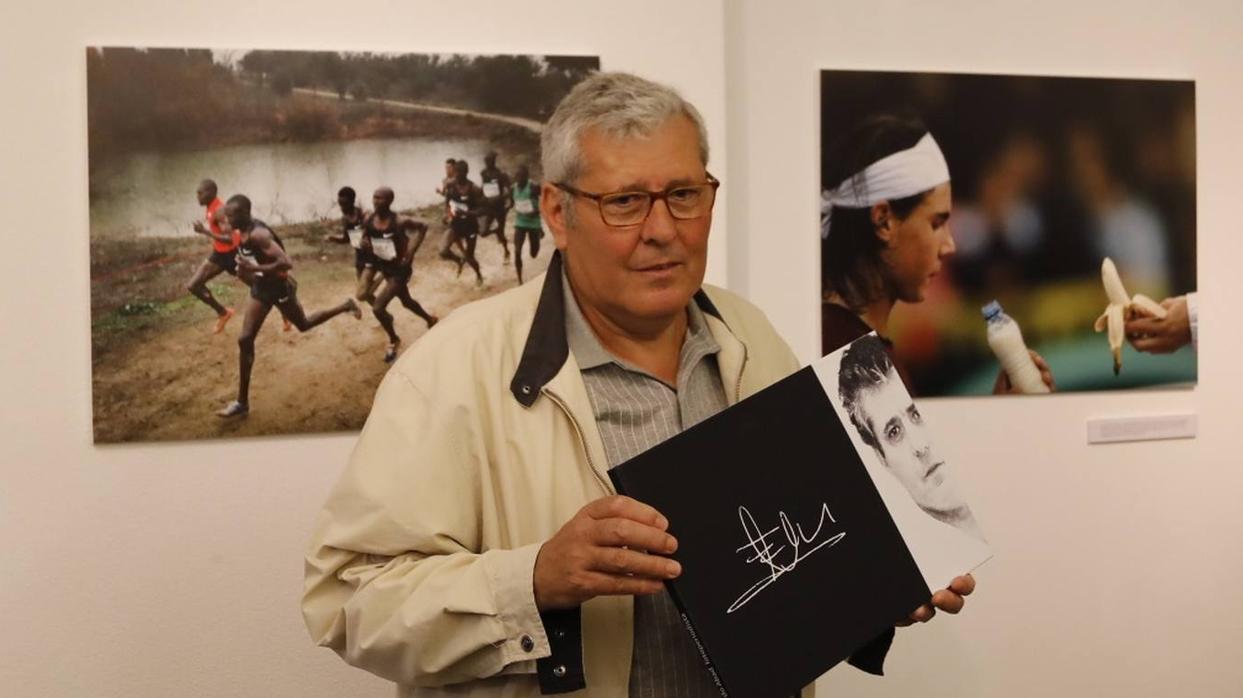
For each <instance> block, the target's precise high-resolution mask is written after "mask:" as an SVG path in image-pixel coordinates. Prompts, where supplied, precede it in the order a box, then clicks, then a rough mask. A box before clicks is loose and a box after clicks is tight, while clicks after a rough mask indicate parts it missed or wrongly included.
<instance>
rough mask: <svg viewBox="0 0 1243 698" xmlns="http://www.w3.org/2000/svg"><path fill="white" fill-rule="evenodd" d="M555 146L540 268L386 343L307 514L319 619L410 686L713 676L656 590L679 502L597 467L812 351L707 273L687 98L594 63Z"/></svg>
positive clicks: (954, 599)
mask: <svg viewBox="0 0 1243 698" xmlns="http://www.w3.org/2000/svg"><path fill="white" fill-rule="evenodd" d="M541 145H542V158H543V171H544V175H545V183H544V185H543V189H542V191H541V202H540V210H541V211H542V212H543V215H544V218H545V221H546V222H547V224H548V227H549V229H550V230H551V232H552V235H553V239H554V242H555V244H556V247H557V252H556V253H555V254H554V256H553V258H552V260H551V261H550V263H549V268H548V271H547V272H546V274H545V275H544V277H543V279H542V281H533V282H532V283H529V284H526V285H524V286H520V287H518V288H516V289H513V290H511V291H508V292H506V293H503V294H500V295H498V296H494V297H492V298H489V299H487V300H483V301H480V302H478V303H475V304H472V305H469V306H466V307H464V308H461V309H459V310H458V311H456V312H455V313H454V314H453V315H452V316H450V317H449V318H448V319H446V320H444V321H443V322H441V323H440V324H439V325H437V326H436V329H435V330H433V331H431V332H429V333H428V334H427V335H425V336H424V337H423V338H422V339H421V340H420V341H419V342H418V343H417V344H416V345H415V346H413V347H411V349H410V350H409V351H408V352H407V353H406V354H405V355H404V356H403V357H402V358H401V359H400V360H399V361H398V362H397V363H396V364H394V366H393V368H392V369H391V370H390V372H389V374H388V376H387V377H386V378H385V380H384V382H383V384H382V385H381V386H380V389H379V391H378V392H377V394H376V400H375V405H374V407H373V408H372V412H371V416H370V418H369V419H368V421H367V426H366V427H365V428H364V430H363V433H362V436H361V438H360V440H359V443H358V446H357V448H356V449H355V451H354V454H353V457H352V458H351V461H350V464H349V467H348V469H347V470H346V472H345V474H344V475H343V477H342V479H341V481H340V482H339V483H338V485H337V486H336V488H335V489H334V490H333V492H332V494H331V495H330V497H329V500H328V502H327V504H326V505H325V507H324V511H323V512H322V514H321V515H320V517H319V520H318V522H317V525H316V530H315V533H314V540H313V542H312V549H311V552H310V555H309V557H308V559H307V580H306V591H305V596H304V600H303V612H304V615H305V618H306V621H307V625H308V627H309V629H310V631H311V634H312V636H313V637H314V638H315V640H316V641H317V642H319V643H320V644H321V645H324V646H327V647H331V648H332V649H333V650H335V651H336V652H338V653H339V654H340V655H341V656H342V657H343V658H344V659H345V660H346V661H347V662H349V663H351V664H354V665H356V666H359V667H362V668H365V669H367V670H368V671H371V672H373V673H375V674H378V675H380V676H384V677H387V678H389V679H391V680H393V681H395V682H397V683H398V685H399V686H398V691H399V695H403V696H419V697H426V696H450V695H452V696H462V695H472V696H536V695H539V694H541V693H564V692H569V691H576V690H585V691H586V693H587V694H589V695H591V696H607V697H618V698H621V697H623V696H697V695H704V696H707V695H720V693H719V690H717V689H716V688H715V687H714V686H713V685H712V683H711V681H710V679H709V675H708V672H707V671H706V669H704V667H703V663H702V661H701V660H700V658H699V657H698V654H697V653H696V652H695V650H694V647H693V645H692V644H691V642H690V640H689V638H688V637H687V635H686V632H685V630H684V629H683V628H682V626H681V623H680V620H679V619H678V614H677V613H676V612H675V610H674V608H673V607H672V605H671V602H670V600H669V598H668V597H667V596H666V594H665V591H664V587H663V582H664V581H665V580H667V579H671V578H673V577H676V576H677V575H678V574H679V573H680V569H679V567H678V565H677V563H676V562H674V561H672V560H670V559H668V558H667V557H664V556H663V554H668V553H671V552H673V551H674V550H675V549H676V546H677V541H675V540H674V539H673V537H672V536H670V535H669V534H668V533H667V532H666V530H667V527H668V521H667V520H666V519H665V518H664V516H662V515H661V514H660V513H659V512H657V511H655V510H654V509H652V508H651V507H649V506H646V505H644V504H642V503H640V502H637V501H634V500H632V499H627V498H625V497H620V496H617V495H616V494H615V492H614V490H613V487H612V486H611V484H610V482H609V478H608V476H607V473H606V471H607V469H608V468H609V467H611V466H613V465H616V464H618V463H621V462H622V461H624V460H626V459H627V458H629V457H630V456H632V455H634V454H636V453H638V452H640V451H642V450H645V449H646V448H649V447H651V446H652V445H654V444H656V443H658V442H660V441H662V440H664V439H666V438H668V437H669V436H672V435H673V434H676V433H677V432H679V431H680V430H682V429H685V428H687V427H689V426H691V425H692V424H694V423H696V422H698V421H700V420H702V419H704V418H706V417H708V416H711V415H712V414H714V413H716V412H717V411H719V410H721V409H723V408H725V407H726V406H727V405H730V404H733V403H735V402H737V401H738V400H740V399H742V398H745V397H747V396H748V395H750V394H752V393H754V392H756V391H758V390H760V389H761V388H763V387H765V386H767V385H769V384H771V383H772V382H774V381H776V380H778V379H780V378H782V377H784V376H785V375H787V374H788V373H790V372H791V371H793V370H794V369H796V368H797V367H798V365H797V363H796V361H795V358H794V356H793V355H792V354H791V352H790V350H789V348H788V347H787V346H786V345H785V343H784V342H782V340H781V338H780V337H778V336H777V334H776V333H775V332H774V331H773V329H772V327H771V326H770V325H769V323H768V321H767V320H766V319H765V318H764V316H763V315H762V314H761V313H760V312H759V311H758V310H757V309H755V308H754V307H753V306H751V305H749V304H747V303H746V302H745V301H743V300H741V299H739V298H738V297H736V296H734V295H732V294H730V293H728V292H726V291H723V290H720V289H716V288H711V287H706V286H703V285H702V281H703V276H704V267H705V261H706V255H707V242H708V231H709V229H710V227H711V222H712V218H711V212H712V207H713V203H714V201H715V198H716V188H717V186H718V182H717V181H716V180H715V179H713V178H712V176H711V175H710V174H708V172H707V170H706V169H705V166H706V165H707V161H708V147H707V136H706V133H705V131H704V127H703V123H702V121H701V119H700V117H699V114H698V112H697V111H696V110H695V108H694V107H693V106H691V105H690V104H689V103H687V102H685V101H684V100H683V99H682V98H681V97H680V96H678V95H677V94H676V93H675V92H673V91H672V90H670V89H668V88H666V87H663V86H660V85H656V84H653V83H651V82H648V81H646V80H642V79H640V78H636V77H633V76H629V75H624V74H598V75H596V76H594V77H592V78H589V79H588V80H586V81H584V82H583V83H581V84H579V85H578V86H577V87H575V88H574V89H573V90H572V91H571V92H570V94H569V95H568V96H567V97H566V98H565V100H563V101H562V103H561V105H560V106H559V107H558V108H557V110H556V112H555V113H554V114H553V116H552V117H551V119H550V120H549V123H548V124H547V125H546V126H545V128H544V131H543V134H542V144H541ZM970 585H971V580H970V579H969V578H963V579H962V580H959V582H958V587H957V590H956V591H957V592H958V593H955V592H951V591H942V592H938V596H937V597H934V599H933V601H934V602H935V603H936V604H937V605H939V606H941V607H943V608H946V609H948V610H951V611H955V610H957V609H958V608H960V607H961V605H962V597H961V595H960V594H965V593H968V592H969V591H970ZM932 612H933V611H932V607H931V606H927V607H924V608H921V609H920V610H919V611H917V612H916V616H915V619H916V620H923V619H926V618H927V617H930V615H931V613H932ZM888 639H889V638H888V637H885V638H881V639H880V641H879V642H877V643H874V646H872V647H870V648H869V650H868V651H867V652H866V655H867V656H861V657H856V660H857V663H859V664H862V665H864V666H865V667H866V668H868V669H870V670H873V671H877V670H879V665H880V662H881V659H883V655H884V652H885V649H886V648H887V646H888Z"/></svg>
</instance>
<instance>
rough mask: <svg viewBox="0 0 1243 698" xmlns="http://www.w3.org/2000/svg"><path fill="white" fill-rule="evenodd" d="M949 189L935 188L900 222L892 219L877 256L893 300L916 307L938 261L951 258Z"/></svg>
mask: <svg viewBox="0 0 1243 698" xmlns="http://www.w3.org/2000/svg"><path fill="white" fill-rule="evenodd" d="M949 217H950V185H949V182H946V183H945V184H941V185H938V186H937V187H936V188H935V189H933V190H932V191H931V192H929V193H928V195H927V196H925V197H924V200H923V201H921V202H920V203H919V205H918V206H916V207H915V210H913V211H911V213H910V214H909V215H908V216H907V217H906V218H904V219H896V218H895V219H894V220H892V221H891V223H890V230H889V231H882V232H881V233H880V235H881V236H882V237H885V236H886V235H888V246H887V247H886V249H885V250H884V251H883V252H882V253H881V259H882V260H884V262H885V266H886V267H887V269H888V274H889V278H888V282H889V284H890V286H891V288H892V292H893V295H894V300H900V301H905V302H907V303H918V302H919V301H922V300H923V299H924V294H925V293H926V291H927V288H928V284H929V283H930V282H931V281H932V279H933V277H935V276H936V275H937V274H938V273H940V271H941V263H942V261H943V260H944V259H945V258H947V257H949V256H950V255H952V254H954V238H953V236H952V235H951V233H950V226H949Z"/></svg>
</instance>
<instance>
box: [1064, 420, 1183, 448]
mask: <svg viewBox="0 0 1243 698" xmlns="http://www.w3.org/2000/svg"><path fill="white" fill-rule="evenodd" d="M1196 428H1197V419H1196V415H1195V414H1193V413H1187V414H1163V415H1144V416H1136V417H1099V418H1095V419H1089V420H1088V443H1090V444H1109V443H1118V442H1122V441H1157V440H1161V439H1194V438H1195V436H1196Z"/></svg>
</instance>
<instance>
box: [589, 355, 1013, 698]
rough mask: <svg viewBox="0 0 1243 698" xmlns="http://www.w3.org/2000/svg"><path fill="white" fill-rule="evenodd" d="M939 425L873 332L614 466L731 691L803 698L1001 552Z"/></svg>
mask: <svg viewBox="0 0 1243 698" xmlns="http://www.w3.org/2000/svg"><path fill="white" fill-rule="evenodd" d="M930 432H931V429H930V425H928V424H927V423H926V421H925V419H924V416H923V415H922V413H921V412H920V411H919V407H918V405H917V404H916V403H915V401H914V400H912V398H911V396H910V394H909V392H908V391H907V389H906V387H905V385H904V384H903V382H902V379H901V378H900V377H899V376H898V373H897V371H896V370H895V369H894V366H893V363H892V359H891V357H890V356H889V354H888V352H887V349H886V347H885V345H884V344H883V343H882V342H881V340H880V339H879V338H877V337H876V336H875V335H874V334H869V335H865V336H863V337H861V338H859V339H858V340H856V341H855V342H853V343H851V344H849V345H847V346H846V347H843V348H842V349H841V350H839V351H837V352H834V353H832V354H829V355H828V356H826V357H824V358H822V359H820V360H819V361H817V362H815V363H813V364H812V365H811V366H808V367H806V368H804V369H803V370H801V371H798V372H797V373H795V374H793V375H791V376H789V377H788V378H785V379H783V380H781V381H779V382H777V383H775V384H773V385H772V386H770V387H768V388H767V389H765V390H763V391H761V392H759V393H757V394H756V395H754V396H752V397H750V398H748V399H746V400H743V401H742V402H740V403H738V404H737V405H735V406H734V407H731V408H730V409H728V410H726V411H724V412H722V413H720V414H719V415H717V416H716V417H713V418H712V419H709V420H707V421H705V422H702V423H701V424H698V425H696V426H694V427H692V428H690V429H688V430H686V431H685V432H683V433H682V434H681V435H679V436H677V437H675V438H673V439H670V440H669V441H667V442H665V443H662V444H660V445H659V446H657V447H655V448H653V449H651V450H649V451H647V452H646V453H643V454H641V455H639V456H638V457H636V458H634V459H633V460H631V461H628V462H626V463H623V464H622V465H620V466H618V467H616V468H614V469H613V470H612V471H610V474H611V476H612V478H613V481H614V483H615V484H616V485H617V489H618V491H619V492H621V493H622V494H626V495H628V496H631V497H634V498H635V499H638V500H640V501H643V502H646V503H648V504H650V505H652V506H654V507H655V508H656V509H657V510H659V511H661V512H662V513H663V514H665V516H667V517H668V519H669V522H670V523H669V532H670V533H671V534H673V535H674V536H675V537H676V538H677V540H678V550H677V552H676V553H675V554H674V555H673V557H674V558H675V559H677V560H678V562H680V563H681V564H682V569H683V572H682V575H681V576H680V577H679V578H677V579H675V580H673V581H672V582H670V583H669V588H670V592H671V594H672V596H673V597H674V600H675V601H676V602H677V604H678V606H679V608H680V609H681V611H682V613H683V620H684V622H685V623H686V625H687V630H688V632H690V633H691V634H692V636H693V638H694V640H695V641H696V643H697V644H698V646H699V648H700V650H701V655H702V656H703V657H704V659H705V665H706V667H705V670H706V671H709V672H711V674H712V677H713V679H714V680H715V681H716V682H717V685H718V686H719V687H720V688H721V691H722V694H723V695H730V696H771V695H791V694H793V693H794V692H795V691H797V690H798V689H799V688H800V687H801V686H804V685H807V684H809V683H811V682H813V681H814V680H815V679H816V678H817V677H818V676H820V675H821V674H823V673H824V672H825V671H828V670H829V669H830V668H832V667H833V666H834V665H835V664H837V663H838V662H841V661H842V660H844V659H846V658H848V657H849V656H851V654H852V653H854V652H855V651H856V650H858V649H859V648H860V647H862V646H864V645H865V644H867V643H868V642H869V641H871V640H873V639H874V638H876V637H878V636H879V635H881V634H882V633H884V632H887V631H888V629H889V628H892V627H893V625H894V624H895V623H896V622H898V621H899V620H901V619H903V618H905V617H906V616H907V615H908V614H909V613H910V612H911V611H913V610H914V609H915V608H917V607H918V606H919V605H921V604H923V603H926V602H927V601H928V599H929V598H930V597H931V596H932V593H933V592H934V591H936V590H938V589H942V588H945V587H946V586H947V585H948V584H949V582H950V581H951V580H952V579H953V578H954V577H956V576H958V575H962V574H965V573H967V572H970V571H971V570H973V569H975V568H976V567H978V566H979V565H980V564H981V563H983V562H984V561H986V560H987V559H988V558H989V557H990V556H991V554H992V553H991V551H990V549H989V546H988V543H987V542H986V540H985V537H984V533H983V531H982V530H981V527H980V525H979V522H977V521H976V519H975V516H974V515H973V514H972V512H971V509H970V507H969V506H968V505H967V503H966V501H965V500H964V499H963V498H962V497H961V495H960V494H959V490H958V489H957V488H956V487H955V486H954V479H953V475H952V469H951V468H950V464H949V463H947V462H946V461H945V460H944V457H943V456H942V455H941V453H940V452H939V451H938V450H937V449H936V446H935V439H934V438H933V436H932V434H931V433H930ZM860 590H865V591H863V592H861V591H860Z"/></svg>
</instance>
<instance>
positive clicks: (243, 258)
mask: <svg viewBox="0 0 1243 698" xmlns="http://www.w3.org/2000/svg"><path fill="white" fill-rule="evenodd" d="M225 212H226V215H227V216H228V218H229V224H230V225H231V226H233V229H234V230H236V231H237V232H238V245H237V273H238V276H239V277H240V278H241V279H242V280H243V281H245V282H246V283H248V284H249V285H250V300H249V301H248V302H247V304H246V315H245V317H244V318H243V319H242V333H241V335H239V336H238V338H237V346H238V383H237V399H236V400H234V401H233V402H230V403H229V404H228V405H225V407H224V408H223V409H221V410H220V411H219V412H217V413H216V414H217V415H219V416H221V417H241V416H245V415H246V414H248V413H249V412H250V372H251V369H252V368H253V367H254V365H255V336H256V335H258V334H259V329H260V328H261V327H263V321H264V320H265V319H267V317H268V313H269V312H270V311H271V310H272V306H276V308H277V310H279V311H280V313H281V315H282V316H283V317H284V318H285V319H286V320H289V321H290V322H292V323H293V325H294V326H295V327H297V328H298V331H299V332H306V331H308V330H310V329H311V328H312V327H315V326H317V325H320V324H322V323H324V322H327V321H328V320H329V319H331V318H334V317H336V316H337V315H340V314H342V313H352V314H353V315H354V318H355V319H357V318H361V317H362V310H360V309H359V307H358V304H357V303H355V302H354V299H353V298H348V299H346V301H345V302H344V303H341V304H340V305H338V306H335V307H333V308H330V309H328V310H320V311H318V312H314V313H311V314H310V315H309V316H308V315H307V314H306V312H305V311H304V310H303V309H302V304H300V303H299V302H298V296H297V290H298V284H297V283H296V282H295V281H294V279H293V277H292V276H290V274H289V272H290V270H291V269H293V262H292V261H290V259H289V256H288V255H287V254H285V246H284V244H283V243H281V240H280V238H279V237H277V236H276V233H274V232H272V229H271V228H269V227H268V226H267V224H265V223H264V222H263V221H260V220H256V219H254V218H252V217H251V215H250V199H249V198H247V197H245V196H243V195H241V194H236V195H234V196H232V197H230V198H229V202H228V204H226V206H225Z"/></svg>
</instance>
